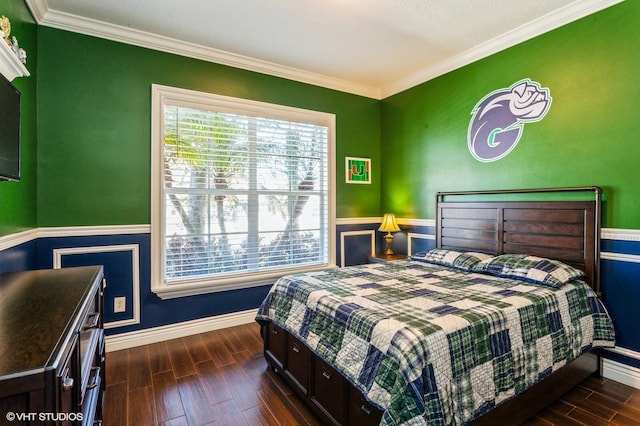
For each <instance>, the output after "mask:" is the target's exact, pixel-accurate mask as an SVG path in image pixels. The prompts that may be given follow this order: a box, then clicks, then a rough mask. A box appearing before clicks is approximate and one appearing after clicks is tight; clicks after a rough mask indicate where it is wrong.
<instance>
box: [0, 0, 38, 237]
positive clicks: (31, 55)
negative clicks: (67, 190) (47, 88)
mask: <svg viewBox="0 0 640 426" xmlns="http://www.w3.org/2000/svg"><path fill="white" fill-rule="evenodd" d="M0 15H4V16H6V17H7V18H9V20H10V21H11V36H15V37H16V38H17V39H18V43H19V44H20V47H22V48H23V49H24V50H25V51H26V52H27V65H26V66H27V69H28V70H29V72H30V73H31V76H30V77H16V78H15V79H14V80H13V82H12V83H13V85H14V86H16V87H17V88H18V90H20V92H21V93H22V98H21V102H22V116H21V119H22V135H21V137H22V145H21V164H20V166H21V176H22V179H21V180H20V182H0V236H4V235H8V234H12V233H16V232H19V231H22V230H25V229H30V228H35V227H36V186H37V173H36V154H37V149H36V139H37V133H36V67H37V51H36V50H37V49H36V41H37V27H36V25H35V21H34V20H33V18H32V17H31V14H30V12H29V9H28V8H27V6H26V5H25V4H24V2H22V1H15V0H0Z"/></svg>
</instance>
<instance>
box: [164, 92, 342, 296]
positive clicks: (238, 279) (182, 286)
mask: <svg viewBox="0 0 640 426" xmlns="http://www.w3.org/2000/svg"><path fill="white" fill-rule="evenodd" d="M167 102H169V103H171V104H172V105H175V104H180V103H182V104H184V105H185V106H188V107H192V108H193V107H198V105H200V106H202V108H203V109H209V110H210V109H211V108H212V106H213V107H218V108H221V109H224V111H226V112H236V113H238V114H249V113H253V114H256V115H258V116H260V117H264V118H273V119H285V120H292V121H295V120H297V121H301V122H308V123H313V124H318V125H323V126H327V127H328V128H329V141H328V150H329V152H328V156H329V158H328V160H329V186H328V187H329V196H328V202H329V206H328V215H329V217H328V229H327V232H328V238H327V239H328V245H329V247H327V254H328V261H327V263H326V264H320V265H314V266H306V267H289V268H283V269H279V270H276V271H268V272H258V273H249V274H247V273H242V274H238V275H230V276H225V277H202V278H193V279H188V280H181V281H180V282H171V283H170V284H168V283H167V282H166V279H165V276H164V270H165V268H164V262H165V256H164V246H165V244H164V237H165V236H164V214H165V206H164V202H165V194H164V184H163V175H164V174H163V167H162V165H163V155H164V154H163V152H164V140H163V138H164V108H163V107H164V104H165V103H167ZM335 124H336V118H335V115H334V114H329V113H325V112H318V111H312V110H306V109H301V108H294V107H289V106H283V105H276V104H270V103H265V102H258V101H252V100H247V99H241V98H233V97H229V96H222V95H216V94H212V93H205V92H198V91H193V90H187V89H180V88H175V87H169V86H162V85H157V84H153V85H152V86H151V291H152V292H154V293H155V294H156V295H158V297H160V298H161V299H170V298H175V297H183V296H191V295H196V294H204V293H212V292H218V291H227V290H234V289H242V288H249V287H256V286H261V285H269V284H273V283H274V282H275V281H276V280H277V279H278V278H279V277H281V276H283V275H286V274H289V273H296V272H308V271H313V270H320V269H325V268H330V267H335V266H336V264H335V257H336V253H335V250H336V248H335V246H336V244H335V235H336V219H335V216H336V202H335V181H336V179H335V170H336V167H335V166H336V159H335V139H336V138H335V127H336V126H335Z"/></svg>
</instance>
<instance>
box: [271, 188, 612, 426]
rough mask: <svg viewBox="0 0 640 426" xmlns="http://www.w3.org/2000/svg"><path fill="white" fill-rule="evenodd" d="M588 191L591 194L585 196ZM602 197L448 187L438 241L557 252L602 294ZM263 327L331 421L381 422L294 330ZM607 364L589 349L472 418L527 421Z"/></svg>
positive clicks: (283, 367)
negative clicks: (583, 272)
mask: <svg viewBox="0 0 640 426" xmlns="http://www.w3.org/2000/svg"><path fill="white" fill-rule="evenodd" d="M543 194H544V195H543ZM549 194H551V195H549ZM553 194H560V196H559V197H556V196H555V195H553ZM585 196H588V198H590V199H589V200H587V201H584V200H585ZM541 197H542V198H545V199H546V200H548V199H549V198H553V199H557V198H561V199H563V200H564V199H566V198H569V199H571V201H540V200H539V198H541ZM514 198H516V199H522V198H528V199H537V200H533V201H512V200H513V199H514ZM576 198H578V199H577V200H576ZM494 199H499V200H505V199H509V200H508V201H491V200H494ZM487 200H489V201H487ZM601 204H602V191H601V189H600V188H598V187H576V188H552V189H525V190H505V191H471V192H441V193H438V194H436V211H437V216H436V218H437V220H436V247H441V248H450V249H458V250H467V251H481V252H485V253H490V254H494V255H496V254H503V253H527V254H532V255H536V256H540V257H549V258H554V259H558V260H560V261H563V262H565V263H567V264H570V265H572V266H574V267H576V268H579V269H581V270H583V271H585V274H586V275H587V278H586V281H587V282H588V284H589V285H590V286H591V287H592V288H593V289H594V290H595V291H596V293H598V294H599V291H600V284H599V278H600V277H599V262H600V255H599V253H600V214H601V213H600V212H601ZM261 334H262V337H263V340H264V355H265V358H266V360H267V363H268V364H269V366H270V367H271V368H272V370H273V371H275V372H276V373H277V374H278V375H280V376H281V377H282V378H283V379H284V380H285V381H286V382H287V383H289V385H290V386H291V387H292V389H293V390H294V391H296V393H297V394H298V395H300V396H301V397H302V399H303V400H304V401H305V402H306V403H307V405H309V407H310V408H311V409H312V410H313V411H314V412H315V413H316V414H318V415H319V416H320V417H321V418H322V420H323V421H324V422H325V423H327V424H357V425H367V424H371V425H374V424H378V423H379V421H380V418H381V415H382V412H381V411H380V410H379V409H378V408H376V407H375V406H373V405H371V404H370V403H369V402H368V401H367V400H366V399H365V398H364V396H363V395H362V394H361V393H360V392H359V391H358V390H357V388H355V387H354V386H353V385H352V384H351V383H350V382H349V381H348V380H347V379H345V378H343V377H342V376H341V375H340V374H339V373H338V372H337V371H336V370H334V369H333V368H332V367H331V366H330V365H328V364H326V363H325V362H324V361H323V360H322V359H320V358H319V357H317V356H315V355H314V354H313V353H312V352H311V351H310V350H309V349H308V348H307V347H306V346H305V345H304V344H303V343H301V342H300V341H299V340H298V339H296V338H295V337H294V336H293V335H291V334H289V333H288V332H286V330H284V329H281V328H279V327H277V326H276V325H275V324H273V323H270V322H264V323H261ZM600 371H601V356H600V353H599V351H592V352H589V353H586V354H584V355H582V356H581V357H579V358H578V359H576V360H575V361H573V362H572V363H570V364H568V365H566V366H564V367H563V368H561V369H559V370H558V371H557V372H555V373H553V374H552V375H551V376H549V377H547V378H546V379H544V380H543V381H541V382H539V383H537V384H536V385H534V386H533V387H531V388H529V389H528V390H526V391H524V392H523V393H521V394H520V395H518V396H517V397H515V398H513V399H511V400H509V401H506V402H505V403H503V404H501V405H499V406H497V407H496V408H494V409H493V410H491V411H490V412H488V413H486V414H485V415H483V416H481V417H479V418H478V419H476V420H474V421H473V422H471V423H470V424H472V425H495V424H500V425H517V424H520V423H521V422H522V421H524V420H525V419H526V418H527V417H529V416H531V415H532V414H534V413H536V412H537V411H538V410H540V409H541V408H543V407H545V406H546V405H548V404H549V403H550V402H552V401H554V400H556V399H557V398H559V397H560V396H561V395H562V394H564V393H565V392H566V391H568V390H569V389H571V388H572V387H574V386H576V385H577V384H579V383H580V382H582V381H583V380H584V379H586V378H587V377H589V376H590V375H592V374H600Z"/></svg>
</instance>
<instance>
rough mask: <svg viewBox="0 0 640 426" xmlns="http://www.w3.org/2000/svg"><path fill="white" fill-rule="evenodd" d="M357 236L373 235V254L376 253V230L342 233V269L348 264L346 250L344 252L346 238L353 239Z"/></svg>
mask: <svg viewBox="0 0 640 426" xmlns="http://www.w3.org/2000/svg"><path fill="white" fill-rule="evenodd" d="M356 235H371V254H372V255H373V254H375V252H376V231H375V230H367V231H344V232H341V233H340V266H341V267H343V266H344V265H345V263H346V261H345V250H344V242H345V238H348V237H353V236H356Z"/></svg>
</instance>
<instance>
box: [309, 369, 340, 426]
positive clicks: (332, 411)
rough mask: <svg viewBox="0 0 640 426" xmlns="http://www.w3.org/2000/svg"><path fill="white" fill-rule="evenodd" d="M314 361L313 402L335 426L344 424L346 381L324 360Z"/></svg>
mask: <svg viewBox="0 0 640 426" xmlns="http://www.w3.org/2000/svg"><path fill="white" fill-rule="evenodd" d="M314 361H315V362H314V366H313V393H312V395H311V397H312V400H313V402H314V403H315V404H316V405H317V406H318V407H319V408H320V409H321V410H322V411H323V412H324V413H325V414H326V415H327V416H329V418H330V419H331V420H333V422H334V423H335V424H344V423H345V420H346V415H345V397H346V393H347V389H346V386H345V385H346V381H345V380H344V379H343V378H342V376H341V375H340V374H339V373H338V372H337V371H336V370H335V369H334V368H333V367H331V366H330V365H329V364H327V363H326V362H324V361H323V360H322V359H320V358H318V357H314Z"/></svg>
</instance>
